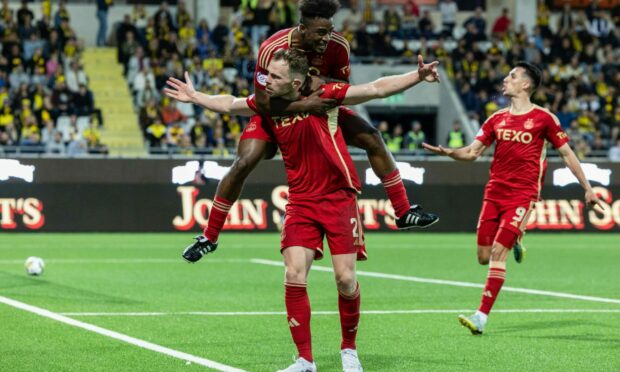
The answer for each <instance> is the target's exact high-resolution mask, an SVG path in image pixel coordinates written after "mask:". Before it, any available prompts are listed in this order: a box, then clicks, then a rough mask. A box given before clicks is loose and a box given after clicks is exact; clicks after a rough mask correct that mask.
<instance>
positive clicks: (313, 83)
mask: <svg viewBox="0 0 620 372" xmlns="http://www.w3.org/2000/svg"><path fill="white" fill-rule="evenodd" d="M324 84H325V80H323V79H321V78H320V77H318V76H310V77H309V78H308V81H307V82H306V84H304V88H303V90H302V91H301V94H302V95H303V96H309V95H311V94H312V92H316V91H317V90H319V89H320V88H321V87H322V86H323V85H324Z"/></svg>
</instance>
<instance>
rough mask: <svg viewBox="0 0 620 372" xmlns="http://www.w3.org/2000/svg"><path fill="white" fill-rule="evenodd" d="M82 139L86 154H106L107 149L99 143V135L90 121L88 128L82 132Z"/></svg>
mask: <svg viewBox="0 0 620 372" xmlns="http://www.w3.org/2000/svg"><path fill="white" fill-rule="evenodd" d="M82 137H83V138H84V140H85V141H86V145H87V148H88V152H89V153H91V154H107V153H108V147H107V146H106V145H104V144H102V143H101V133H99V130H98V129H97V126H96V125H95V123H94V122H93V121H92V120H89V123H88V127H87V128H86V129H84V132H82Z"/></svg>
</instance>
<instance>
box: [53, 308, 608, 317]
mask: <svg viewBox="0 0 620 372" xmlns="http://www.w3.org/2000/svg"><path fill="white" fill-rule="evenodd" d="M469 312H471V309H462V310H458V309H451V310H449V309H438V310H433V309H428V310H423V309H420V310H362V311H361V313H362V314H364V315H393V314H462V313H469ZM493 313H506V314H513V313H515V314H522V313H552V314H560V313H603V314H608V313H611V314H615V313H619V314H620V309H494V310H493ZM59 314H62V315H68V316H176V315H200V316H270V315H286V312H285V311H245V312H244V311H230V312H222V311H181V312H144V313H138V312H131V313H59ZM339 314H340V313H339V312H338V311H313V312H312V315H339Z"/></svg>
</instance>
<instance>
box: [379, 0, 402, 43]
mask: <svg viewBox="0 0 620 372" xmlns="http://www.w3.org/2000/svg"><path fill="white" fill-rule="evenodd" d="M383 24H384V25H385V28H386V30H387V33H388V34H389V35H391V36H393V37H398V36H400V29H401V19H400V15H399V14H398V12H397V11H396V7H395V6H394V5H390V7H389V8H386V9H385V11H384V12H383Z"/></svg>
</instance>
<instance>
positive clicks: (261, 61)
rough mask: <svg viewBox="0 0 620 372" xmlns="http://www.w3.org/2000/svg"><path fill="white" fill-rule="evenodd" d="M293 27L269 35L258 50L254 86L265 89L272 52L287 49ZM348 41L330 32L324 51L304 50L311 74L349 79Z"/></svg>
mask: <svg viewBox="0 0 620 372" xmlns="http://www.w3.org/2000/svg"><path fill="white" fill-rule="evenodd" d="M293 30H295V28H286V29H284V30H280V31H278V32H276V33H275V34H273V35H271V37H269V39H267V40H265V41H264V42H263V43H262V44H261V46H260V49H259V50H258V60H257V64H256V70H255V71H254V86H255V87H257V88H260V89H265V80H266V79H267V66H269V62H271V58H273V54H274V53H275V52H277V51H278V50H280V49H289V48H290V45H291V38H292V35H293ZM349 52H350V47H349V42H348V41H347V39H345V38H344V36H342V35H341V34H339V33H337V32H332V37H331V39H330V40H329V43H327V49H326V50H325V53H323V54H318V53H315V52H314V51H307V52H305V54H306V57H307V58H308V63H310V73H311V74H312V75H322V76H328V77H330V78H333V79H338V80H344V81H349V74H350V72H351V69H350V66H349Z"/></svg>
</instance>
